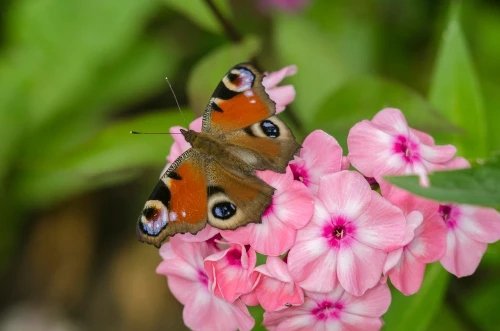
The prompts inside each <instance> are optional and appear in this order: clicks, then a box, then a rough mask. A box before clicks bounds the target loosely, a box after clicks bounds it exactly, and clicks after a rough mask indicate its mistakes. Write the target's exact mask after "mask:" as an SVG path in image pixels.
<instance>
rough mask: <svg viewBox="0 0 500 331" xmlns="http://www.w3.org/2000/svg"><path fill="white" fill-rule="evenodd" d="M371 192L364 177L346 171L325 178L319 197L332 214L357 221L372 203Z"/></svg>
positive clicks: (321, 184)
mask: <svg viewBox="0 0 500 331" xmlns="http://www.w3.org/2000/svg"><path fill="white" fill-rule="evenodd" d="M371 192H372V191H371V189H370V185H368V182H367V181H366V180H365V178H364V177H363V176H362V175H360V174H359V173H357V172H354V171H347V170H345V171H340V172H337V173H334V174H330V175H327V176H325V177H323V179H322V180H321V182H320V185H319V190H318V197H319V199H320V200H321V201H322V202H323V204H324V205H325V207H326V209H327V210H328V211H329V212H330V213H332V214H339V213H341V214H342V215H343V216H345V217H347V218H349V219H355V218H357V217H358V216H359V214H360V213H361V212H362V211H363V210H364V209H365V208H366V206H367V205H368V204H369V203H370V199H371V195H372V194H371Z"/></svg>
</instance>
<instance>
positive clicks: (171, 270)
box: [156, 237, 254, 331]
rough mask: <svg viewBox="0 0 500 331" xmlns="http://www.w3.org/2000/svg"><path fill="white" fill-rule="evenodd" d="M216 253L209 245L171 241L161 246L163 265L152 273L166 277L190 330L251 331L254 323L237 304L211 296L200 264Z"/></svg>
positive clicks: (211, 288) (207, 280)
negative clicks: (181, 306)
mask: <svg viewBox="0 0 500 331" xmlns="http://www.w3.org/2000/svg"><path fill="white" fill-rule="evenodd" d="M217 252H218V249H217V248H216V247H215V246H214V245H211V244H209V243H203V242H202V243H196V242H194V243H191V242H185V241H182V240H180V239H178V238H175V237H174V238H171V239H170V241H169V242H167V243H164V244H163V245H162V246H161V248H160V255H161V257H162V259H163V261H162V262H161V263H160V265H159V266H158V268H157V269H156V272H157V273H158V274H161V275H164V276H167V282H168V286H169V288H170V291H171V292H172V294H173V295H174V296H175V297H176V298H177V300H179V302H180V303H182V304H183V305H184V309H183V311H182V316H183V320H184V323H185V324H186V325H187V326H188V327H189V328H190V329H193V330H210V331H211V330H220V331H225V330H227V331H232V330H236V329H240V330H251V329H252V327H253V325H254V320H253V318H252V317H251V316H250V313H249V312H248V309H247V308H246V306H245V304H244V303H243V302H242V301H241V300H236V301H235V302H233V303H230V302H227V301H226V300H224V299H222V298H220V297H218V296H216V295H215V294H214V291H213V285H214V284H213V283H211V282H210V279H209V276H208V274H207V272H206V270H205V267H204V260H205V258H207V257H209V256H210V255H211V254H214V253H217Z"/></svg>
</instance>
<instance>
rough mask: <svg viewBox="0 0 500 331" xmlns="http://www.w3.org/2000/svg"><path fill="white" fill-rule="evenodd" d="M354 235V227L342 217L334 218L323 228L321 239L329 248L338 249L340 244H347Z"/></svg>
mask: <svg viewBox="0 0 500 331" xmlns="http://www.w3.org/2000/svg"><path fill="white" fill-rule="evenodd" d="M353 233H354V226H353V225H352V223H351V222H349V221H347V220H346V219H345V218H344V217H343V216H336V217H334V218H333V219H331V220H330V222H328V223H327V224H326V225H325V226H324V227H323V237H324V238H325V239H326V240H327V241H328V243H329V244H330V246H331V247H335V248H338V247H340V243H341V242H342V244H348V243H349V242H350V241H351V239H352V238H351V236H352V234H353Z"/></svg>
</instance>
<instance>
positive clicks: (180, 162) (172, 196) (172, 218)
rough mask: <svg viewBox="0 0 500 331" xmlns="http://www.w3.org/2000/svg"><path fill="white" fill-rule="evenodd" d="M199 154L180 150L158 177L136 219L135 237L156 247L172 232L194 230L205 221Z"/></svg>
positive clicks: (205, 184) (202, 166)
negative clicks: (173, 160)
mask: <svg viewBox="0 0 500 331" xmlns="http://www.w3.org/2000/svg"><path fill="white" fill-rule="evenodd" d="M204 171H205V170H204V164H203V158H202V156H201V155H200V154H199V153H198V152H196V151H195V150H193V149H189V150H188V151H186V152H185V153H184V154H182V155H181V156H180V157H179V158H178V159H177V160H175V162H174V163H173V164H172V165H171V166H170V167H169V168H168V170H167V171H166V172H165V174H164V175H163V176H162V177H161V178H160V180H159V181H158V183H157V184H156V187H155V188H154V190H153V192H152V193H151V195H150V196H149V199H148V201H146V204H145V206H144V209H143V211H142V215H141V217H140V218H139V221H138V223H137V234H138V236H139V240H141V241H143V242H147V243H150V244H154V245H155V246H157V247H159V246H160V245H161V243H162V242H163V241H164V240H165V239H166V238H167V237H169V236H172V235H174V234H176V233H185V232H190V233H196V232H198V231H200V230H201V229H203V228H204V227H205V225H206V222H207V179H206V177H205V172H204Z"/></svg>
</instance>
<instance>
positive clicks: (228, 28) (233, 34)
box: [205, 0, 242, 42]
mask: <svg viewBox="0 0 500 331" xmlns="http://www.w3.org/2000/svg"><path fill="white" fill-rule="evenodd" d="M205 2H206V3H207V6H208V7H209V8H210V10H211V11H212V13H213V14H214V16H215V18H217V20H218V21H219V23H220V25H221V26H222V28H223V29H224V33H225V34H226V35H227V37H228V38H229V40H231V41H233V42H240V41H241V39H242V37H241V35H240V33H239V32H238V30H237V29H236V28H235V27H234V25H233V24H232V23H231V22H230V21H229V20H227V19H226V18H225V17H224V15H223V14H222V12H221V11H220V10H219V8H217V6H216V5H215V3H214V2H213V0H205Z"/></svg>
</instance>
